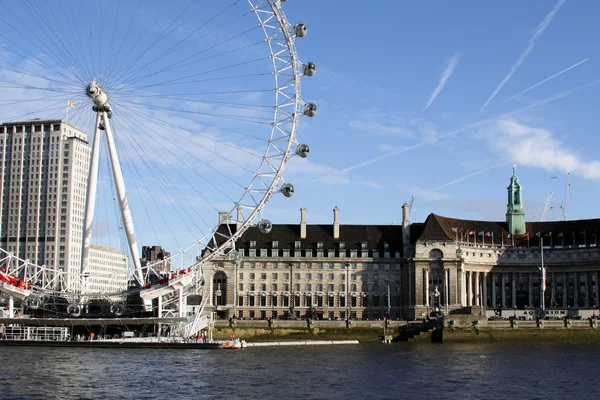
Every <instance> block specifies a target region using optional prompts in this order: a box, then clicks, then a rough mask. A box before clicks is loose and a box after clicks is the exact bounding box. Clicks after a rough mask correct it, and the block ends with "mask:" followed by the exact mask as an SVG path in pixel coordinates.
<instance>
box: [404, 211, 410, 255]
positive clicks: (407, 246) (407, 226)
mask: <svg viewBox="0 0 600 400" xmlns="http://www.w3.org/2000/svg"><path fill="white" fill-rule="evenodd" d="M402 244H403V247H404V256H405V257H407V256H408V255H409V254H410V205H409V204H408V203H404V204H403V205H402Z"/></svg>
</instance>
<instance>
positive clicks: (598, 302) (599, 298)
mask: <svg viewBox="0 0 600 400" xmlns="http://www.w3.org/2000/svg"><path fill="white" fill-rule="evenodd" d="M594 280H595V281H596V305H595V307H596V308H598V307H600V290H599V288H600V286H599V285H598V272H594Z"/></svg>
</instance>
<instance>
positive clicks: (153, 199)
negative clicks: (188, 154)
mask: <svg viewBox="0 0 600 400" xmlns="http://www.w3.org/2000/svg"><path fill="white" fill-rule="evenodd" d="M116 125H117V126H119V128H120V130H121V129H122V128H121V124H120V123H117V124H116ZM126 140H127V139H126ZM135 151H136V153H137V155H138V157H139V158H138V159H140V160H142V161H143V163H144V164H145V165H146V167H147V168H148V170H149V171H152V170H151V169H150V168H149V166H148V164H147V163H146V158H145V157H143V156H142V155H141V154H140V152H139V150H138V148H137V147H135ZM128 165H131V166H132V167H133V170H134V171H135V173H136V175H137V176H138V178H139V179H138V180H137V181H138V182H141V183H142V185H143V186H144V189H145V190H146V193H148V194H150V195H149V196H143V195H142V194H141V193H140V191H139V187H138V186H137V185H135V187H136V189H137V193H138V195H139V197H140V200H141V201H142V203H144V200H143V199H144V197H149V198H150V200H151V201H152V203H153V205H154V209H155V210H157V211H158V215H160V217H161V219H162V222H163V223H164V226H166V227H167V229H168V230H169V233H170V234H171V237H172V238H173V239H174V240H175V243H176V244H177V246H178V247H181V244H180V243H179V241H178V240H177V235H175V234H174V232H173V231H172V230H171V226H170V224H169V223H168V222H167V220H166V218H165V216H164V213H162V212H160V210H161V207H159V206H158V204H157V203H156V198H155V196H154V195H153V194H152V191H151V190H150V188H149V187H148V185H147V184H146V179H145V178H144V177H143V176H142V174H141V173H140V171H139V169H138V168H137V165H136V163H135V162H131V163H129V164H128ZM152 173H153V171H152ZM153 177H154V175H153ZM155 181H156V182H158V183H159V184H161V185H162V181H161V180H157V179H155ZM144 204H145V203H144ZM144 208H145V210H146V215H147V217H148V221H149V222H150V224H151V225H152V226H153V222H152V221H153V218H152V217H151V216H150V213H149V212H148V210H147V209H146V207H145V206H144ZM153 229H154V232H155V236H156V237H157V238H158V240H159V242H160V237H159V236H158V234H157V233H156V229H155V228H153Z"/></svg>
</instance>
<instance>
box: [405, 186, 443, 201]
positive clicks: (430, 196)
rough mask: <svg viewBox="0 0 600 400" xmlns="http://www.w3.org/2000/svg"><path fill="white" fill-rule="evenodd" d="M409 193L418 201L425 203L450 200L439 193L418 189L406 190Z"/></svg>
mask: <svg viewBox="0 0 600 400" xmlns="http://www.w3.org/2000/svg"><path fill="white" fill-rule="evenodd" d="M408 191H409V192H410V193H412V194H413V195H415V196H417V198H418V199H419V200H425V201H439V200H447V199H449V198H450V196H449V195H447V194H445V193H439V192H436V191H435V190H427V189H423V188H419V187H411V188H409V189H408Z"/></svg>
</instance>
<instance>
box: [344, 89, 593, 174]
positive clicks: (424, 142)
mask: <svg viewBox="0 0 600 400" xmlns="http://www.w3.org/2000/svg"><path fill="white" fill-rule="evenodd" d="M598 84H600V79H597V80H595V81H592V82H590V83H587V84H585V85H581V86H578V87H576V88H573V89H570V90H567V91H564V92H561V93H558V94H555V95H554V96H550V97H548V98H545V99H543V100H540V101H536V102H535V103H532V104H530V105H528V106H525V107H521V108H519V109H517V110H514V111H511V112H508V113H505V114H501V115H498V116H496V117H491V118H486V119H484V120H481V121H478V122H474V123H472V124H468V125H465V126H463V127H462V128H458V129H455V130H453V131H450V132H447V133H444V134H442V135H440V136H437V137H433V138H431V139H428V140H424V141H422V142H420V143H417V144H415V145H413V146H410V147H406V148H403V149H401V150H397V151H393V152H390V153H385V154H382V155H380V156H377V157H374V158H371V159H369V160H366V161H363V162H361V163H359V164H356V165H352V166H350V167H347V168H344V169H343V170H341V171H340V172H341V173H344V172H349V171H352V170H355V169H357V168H361V167H365V166H367V165H370V164H373V163H375V162H377V161H381V160H384V159H386V158H389V157H393V156H396V155H398V154H402V153H405V152H407V151H411V150H414V149H416V148H419V147H421V146H424V145H426V144H428V143H432V142H435V141H436V140H438V139H443V138H445V137H448V136H451V135H455V134H457V133H460V132H463V131H466V130H468V129H471V128H476V127H478V126H481V125H484V124H487V123H489V122H492V121H495V120H497V119H501V118H506V117H510V116H512V115H514V114H518V113H521V112H523V111H527V110H530V109H532V108H536V107H539V106H542V105H544V104H547V103H551V102H553V101H556V100H559V99H562V98H563V97H566V96H569V95H571V94H573V93H575V92H578V91H580V90H582V89H587V88H589V87H592V86H596V85H598Z"/></svg>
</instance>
